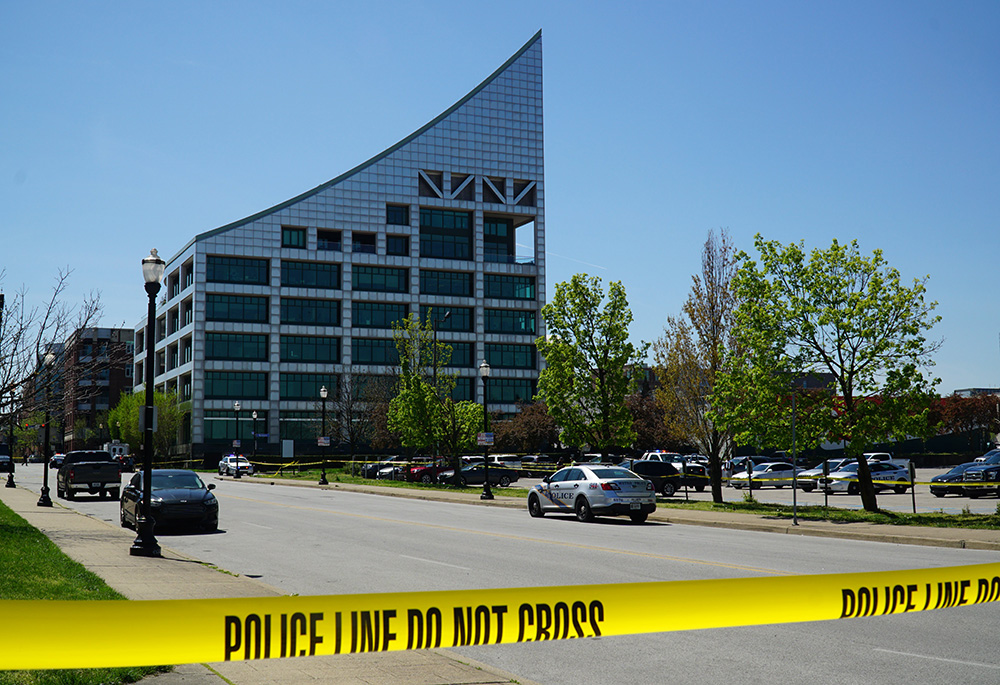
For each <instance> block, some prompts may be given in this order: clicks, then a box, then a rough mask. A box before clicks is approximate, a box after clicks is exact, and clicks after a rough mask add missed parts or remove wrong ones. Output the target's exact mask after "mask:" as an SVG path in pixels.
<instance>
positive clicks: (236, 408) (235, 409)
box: [233, 400, 243, 478]
mask: <svg viewBox="0 0 1000 685" xmlns="http://www.w3.org/2000/svg"><path fill="white" fill-rule="evenodd" d="M233 413H234V414H235V415H236V439H235V440H233V454H234V455H235V456H237V457H238V456H240V453H241V452H242V451H243V450H237V449H236V443H238V442H240V402H239V400H237V401H236V402H233ZM242 444H243V443H240V445H241V446H242ZM239 477H240V460H239V459H237V460H236V473H235V474H234V475H233V478H239Z"/></svg>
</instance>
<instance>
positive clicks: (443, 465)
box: [403, 457, 451, 485]
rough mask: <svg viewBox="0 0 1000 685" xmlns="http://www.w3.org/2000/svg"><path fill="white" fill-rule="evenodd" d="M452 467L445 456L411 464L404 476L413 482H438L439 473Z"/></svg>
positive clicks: (405, 470) (406, 468)
mask: <svg viewBox="0 0 1000 685" xmlns="http://www.w3.org/2000/svg"><path fill="white" fill-rule="evenodd" d="M450 468H451V464H450V463H448V460H447V459H445V458H444V457H441V458H439V459H434V460H433V461H427V462H421V463H417V464H411V465H410V466H407V467H405V468H404V470H403V478H404V479H405V480H408V481H410V482H412V483H427V484H428V485H429V484H431V483H436V482H437V477H438V474H439V473H441V472H442V471H447V470H449V469H450Z"/></svg>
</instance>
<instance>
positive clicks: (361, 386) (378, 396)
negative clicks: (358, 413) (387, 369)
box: [351, 373, 398, 402]
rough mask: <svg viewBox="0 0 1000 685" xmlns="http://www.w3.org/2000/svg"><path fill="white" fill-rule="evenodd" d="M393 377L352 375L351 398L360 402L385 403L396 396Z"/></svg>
mask: <svg viewBox="0 0 1000 685" xmlns="http://www.w3.org/2000/svg"><path fill="white" fill-rule="evenodd" d="M397 383H398V379H397V378H396V377H395V376H375V375H371V374H360V373H359V374H354V375H353V376H352V377H351V396H352V397H353V398H354V399H356V400H360V401H362V402H386V401H388V400H390V399H392V398H393V397H395V396H396V394H397V387H398V386H397Z"/></svg>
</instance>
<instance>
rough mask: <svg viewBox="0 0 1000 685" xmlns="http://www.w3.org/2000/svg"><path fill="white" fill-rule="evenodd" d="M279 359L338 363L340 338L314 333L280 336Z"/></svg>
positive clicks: (284, 360)
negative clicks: (315, 334)
mask: <svg viewBox="0 0 1000 685" xmlns="http://www.w3.org/2000/svg"><path fill="white" fill-rule="evenodd" d="M281 361H283V362H324V363H329V364H339V363H340V338H326V337H321V336H314V335H283V336H281Z"/></svg>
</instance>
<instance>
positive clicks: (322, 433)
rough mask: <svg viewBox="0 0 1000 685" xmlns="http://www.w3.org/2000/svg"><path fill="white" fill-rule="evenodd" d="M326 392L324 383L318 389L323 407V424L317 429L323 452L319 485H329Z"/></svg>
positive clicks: (328, 437)
mask: <svg viewBox="0 0 1000 685" xmlns="http://www.w3.org/2000/svg"><path fill="white" fill-rule="evenodd" d="M327 394H328V393H327V389H326V386H325V385H324V386H323V387H321V388H320V389H319V399H320V404H321V405H322V407H323V409H322V417H323V425H322V426H321V427H320V429H319V432H320V436H319V442H320V445H321V448H322V452H323V465H322V466H321V467H320V468H321V469H322V473H321V474H320V476H319V484H320V485H329V483H328V482H327V480H326V446H327V444H328V443H329V442H330V436H328V435H327V434H326V396H327Z"/></svg>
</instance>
